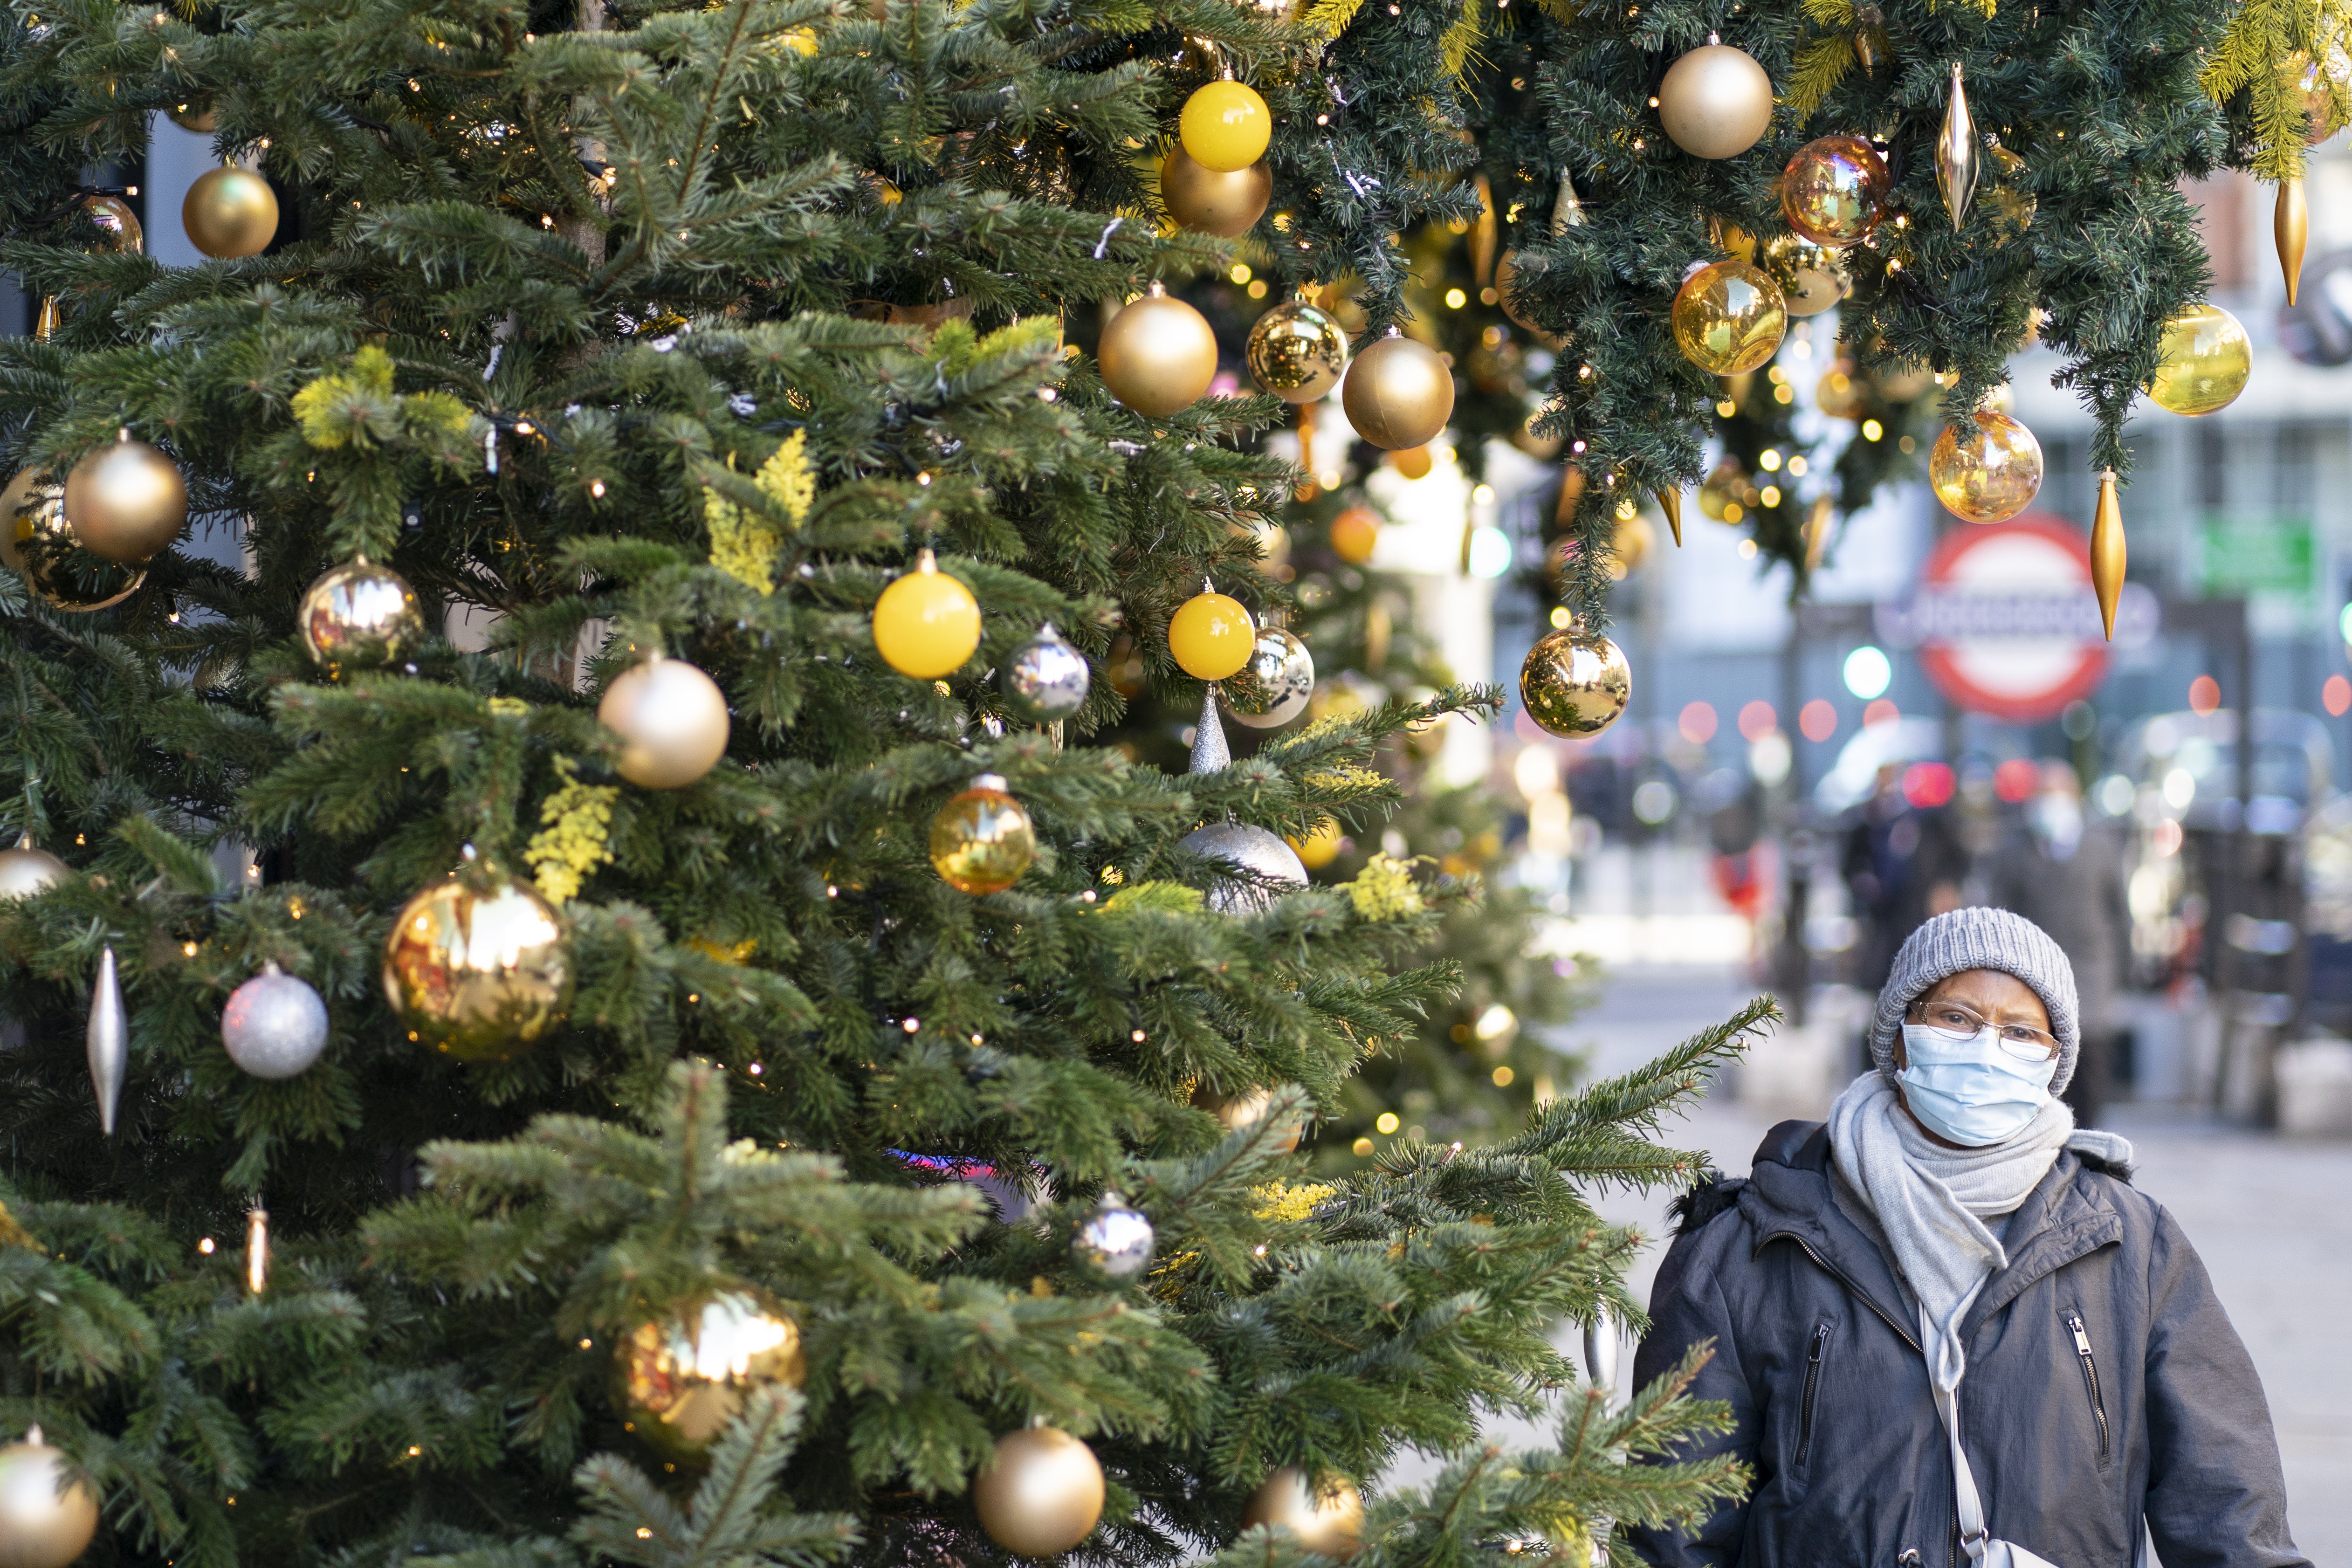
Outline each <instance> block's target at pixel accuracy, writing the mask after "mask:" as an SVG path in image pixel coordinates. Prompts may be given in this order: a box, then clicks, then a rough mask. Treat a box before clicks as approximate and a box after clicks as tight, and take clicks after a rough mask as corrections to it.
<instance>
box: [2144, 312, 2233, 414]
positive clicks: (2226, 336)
mask: <svg viewBox="0 0 2352 1568" xmlns="http://www.w3.org/2000/svg"><path fill="white" fill-rule="evenodd" d="M2158 352H2159V353H2161V354H2162V355H2163V356H2164V358H2163V360H2162V362H2161V363H2158V365H2157V367H2156V379H2155V380H2153V381H2151V382H2149V383H2148V384H2147V395H2148V396H2149V397H2150V398H2151V399H2153V400H2154V402H2155V403H2156V405H2157V406H2158V407H2159V408H2168V409H2170V410H2172V412H2173V413H2175V414H2186V415H2189V416H2192V417H2193V416H2197V415H2200V414H2210V413H2212V412H2213V411H2214V410H2215V409H2217V408H2227V407H2228V406H2229V405H2231V403H2233V402H2235V401H2236V400H2237V396H2238V394H2240V393H2242V392H2243V391H2245V390H2246V377H2247V376H2249V375H2250V374H2252V372H2253V368H2254V353H2253V348H2252V345H2251V344H2250V343H2248V342H2247V341H2246V329H2245V328H2243V327H2242V326H2240V325H2239V324H2238V318H2237V317H2235V316H2233V315H2231V314H2230V312H2229V311H2227V310H2223V309H2221V306H2219V305H2191V306H2190V307H2189V309H2188V310H2183V311H2181V312H2180V314H2179V315H2177V316H2175V317H2173V318H2172V320H2170V321H2167V322H2166V323H2165V324H2164V339H2163V342H2162V343H2161V345H2160V346H2159V348H2158Z"/></svg>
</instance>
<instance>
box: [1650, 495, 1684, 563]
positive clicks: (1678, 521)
mask: <svg viewBox="0 0 2352 1568" xmlns="http://www.w3.org/2000/svg"><path fill="white" fill-rule="evenodd" d="M1651 493H1652V494H1653V495H1654V496H1656V497H1657V498H1658V510H1660V511H1662V512H1664V513H1665V514H1666V526H1667V527H1668V528H1670V529H1673V530H1674V532H1675V549H1677V550H1679V549H1681V548H1682V543H1683V490H1682V487H1681V486H1680V485H1666V486H1663V487H1661V488H1660V489H1655V490H1653V491H1652V492H1651Z"/></svg>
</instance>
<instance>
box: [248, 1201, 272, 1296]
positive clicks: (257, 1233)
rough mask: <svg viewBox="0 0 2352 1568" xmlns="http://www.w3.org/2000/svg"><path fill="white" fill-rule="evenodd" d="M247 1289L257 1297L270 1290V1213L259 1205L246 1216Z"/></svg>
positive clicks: (249, 1210)
mask: <svg viewBox="0 0 2352 1568" xmlns="http://www.w3.org/2000/svg"><path fill="white" fill-rule="evenodd" d="M245 1288H246V1289H247V1291H248V1292H249V1293H251V1294H253V1295H256V1296H258V1295H260V1294H261V1293H262V1292H263V1291H264V1290H267V1289H269V1211H268V1209H266V1208H263V1207H262V1206H261V1205H258V1204H257V1205H254V1206H253V1207H252V1208H250V1209H247V1211H246V1214H245Z"/></svg>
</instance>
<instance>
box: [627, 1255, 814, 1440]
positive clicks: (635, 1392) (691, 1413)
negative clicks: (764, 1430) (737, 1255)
mask: <svg viewBox="0 0 2352 1568" xmlns="http://www.w3.org/2000/svg"><path fill="white" fill-rule="evenodd" d="M807 1379H808V1362H807V1360H806V1358H805V1357H804V1356H803V1354H802V1352H801V1326H800V1324H799V1323H797V1322H795V1321H793V1315H792V1314H791V1313H790V1312H787V1311H786V1310H784V1309H783V1308H782V1307H780V1306H778V1305H777V1304H776V1301H775V1300H774V1299H773V1298H772V1297H771V1296H770V1295H769V1294H768V1293H767V1292H766V1291H764V1290H761V1289H755V1288H754V1287H751V1286H749V1285H730V1286H728V1287H726V1288H725V1289H719V1290H715V1291H712V1292H711V1293H709V1295H706V1296H699V1297H697V1298H695V1299H694V1300H690V1301H688V1302H686V1303H685V1304H683V1305H682V1306H679V1307H677V1308H674V1309H672V1310H668V1311H666V1312H663V1313H661V1314H659V1315H658V1316H656V1317H654V1318H650V1319H648V1320H647V1321H645V1322H642V1323H639V1324H638V1325H637V1326H636V1327H635V1329H633V1330H631V1331H629V1333H628V1335H627V1336H626V1337H625V1338H624V1339H623V1340H622V1341H621V1348H620V1350H619V1351H618V1352H616V1353H615V1354H614V1357H613V1404H614V1405H615V1406H616V1407H617V1408H618V1409H619V1410H620V1412H621V1415H622V1418H623V1419H624V1420H625V1421H626V1422H627V1423H628V1427H629V1430H630V1431H631V1432H633V1433H635V1435H636V1436H639V1437H641V1438H643V1439H644V1440H645V1441H646V1443H647V1444H649V1445H650V1446H651V1447H654V1448H656V1449H657V1450H659V1451H660V1452H662V1453H664V1454H667V1455H668V1456H669V1457H670V1458H672V1459H681V1460H686V1461H688V1462H689V1463H690V1462H692V1461H694V1460H696V1459H698V1458H701V1457H702V1456H703V1454H704V1453H705V1452H707V1451H708V1450H709V1447H710V1445H711V1444H712V1443H714V1442H716V1441H718V1439H719V1434H720V1433H721V1432H724V1431H725V1430H726V1429H727V1424H728V1423H729V1422H730V1421H732V1420H734V1419H735V1417H736V1416H738V1415H741V1414H742V1413H743V1406H744V1405H745V1404H746V1403H747V1402H748V1401H749V1399H750V1396H751V1394H753V1393H754V1392H756V1391H758V1390H759V1389H761V1388H798V1387H800V1386H801V1384H803V1383H804V1382H806V1381H807Z"/></svg>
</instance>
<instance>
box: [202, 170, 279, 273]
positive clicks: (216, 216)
mask: <svg viewBox="0 0 2352 1568" xmlns="http://www.w3.org/2000/svg"><path fill="white" fill-rule="evenodd" d="M180 226H182V227H183V228H184V229H186V230H187V231H188V243H189V244H191V245H193V246H194V247H196V248H197V249H198V250H201V251H203V252H204V253H205V255H206V256H209V257H211V258H213V259H214V260H215V261H227V260H233V259H235V258H237V257H240V256H258V255H260V254H261V253H262V252H263V251H265V250H267V249H268V248H269V242H270V241H271V240H273V239H275V238H277V237H278V193H277V192H275V191H273V190H271V189H270V188H269V182H268V180H265V179H263V178H262V177H261V176H260V175H259V174H255V173H254V172H253V171H252V170H250V169H239V168H236V167H233V166H230V167H223V168H218V169H214V170H211V171H209V172H207V173H205V174H199V175H198V176H197V177H196V183H195V184H193V185H190V186H189V187H188V194H187V196H186V198H185V199H184V200H183V201H182V202H181V203H180Z"/></svg>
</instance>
